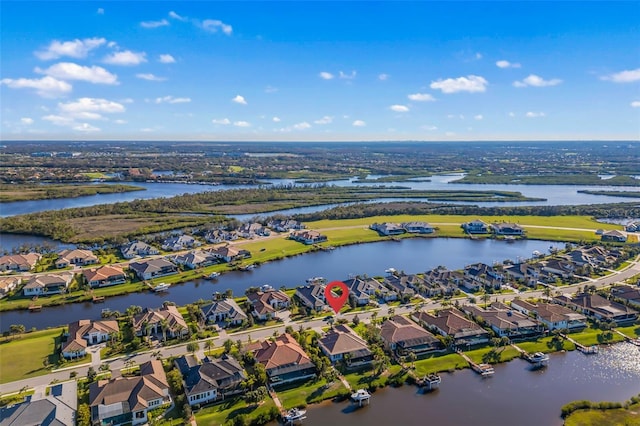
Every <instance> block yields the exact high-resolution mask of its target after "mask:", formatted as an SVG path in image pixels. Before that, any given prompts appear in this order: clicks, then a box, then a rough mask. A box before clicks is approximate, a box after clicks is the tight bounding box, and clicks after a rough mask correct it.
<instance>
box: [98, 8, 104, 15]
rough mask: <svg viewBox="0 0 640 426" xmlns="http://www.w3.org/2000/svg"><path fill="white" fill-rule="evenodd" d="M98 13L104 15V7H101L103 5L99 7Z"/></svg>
mask: <svg viewBox="0 0 640 426" xmlns="http://www.w3.org/2000/svg"><path fill="white" fill-rule="evenodd" d="M96 13H97V14H98V15H104V9H103V8H101V7H99V8H98V10H97V11H96Z"/></svg>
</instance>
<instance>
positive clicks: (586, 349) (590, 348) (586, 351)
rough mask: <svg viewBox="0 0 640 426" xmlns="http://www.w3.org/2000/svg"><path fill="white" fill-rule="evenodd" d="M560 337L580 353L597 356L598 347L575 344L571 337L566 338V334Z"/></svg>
mask: <svg viewBox="0 0 640 426" xmlns="http://www.w3.org/2000/svg"><path fill="white" fill-rule="evenodd" d="M560 336H562V338H563V339H567V340H568V341H570V342H571V343H573V344H574V345H576V349H577V350H578V351H579V352H582V353H583V354H585V355H593V354H597V353H598V346H596V345H592V346H585V345H583V344H581V343H578V342H576V341H575V340H573V339H572V338H571V337H569V336H567V335H566V334H561V335H560Z"/></svg>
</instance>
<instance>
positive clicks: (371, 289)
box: [342, 277, 397, 306]
mask: <svg viewBox="0 0 640 426" xmlns="http://www.w3.org/2000/svg"><path fill="white" fill-rule="evenodd" d="M342 282H343V283H345V284H346V286H347V287H348V288H349V298H350V299H352V300H353V301H354V303H355V304H356V305H357V306H365V305H368V304H369V301H370V300H371V299H372V298H374V299H375V298H377V297H380V298H381V299H383V300H384V301H385V302H388V301H391V300H396V299H397V296H396V294H395V293H393V292H391V291H389V290H388V289H387V288H386V287H385V286H383V285H382V284H381V283H380V282H379V281H378V280H376V279H374V278H360V277H355V278H350V279H348V280H344V281H342Z"/></svg>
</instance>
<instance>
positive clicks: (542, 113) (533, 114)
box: [525, 111, 545, 118]
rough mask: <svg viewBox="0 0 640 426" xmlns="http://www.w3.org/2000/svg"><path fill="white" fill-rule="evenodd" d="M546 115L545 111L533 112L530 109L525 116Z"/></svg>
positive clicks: (536, 116)
mask: <svg viewBox="0 0 640 426" xmlns="http://www.w3.org/2000/svg"><path fill="white" fill-rule="evenodd" d="M544 116H545V113H544V112H532V111H529V112H527V113H526V114H525V117H528V118H538V117H544Z"/></svg>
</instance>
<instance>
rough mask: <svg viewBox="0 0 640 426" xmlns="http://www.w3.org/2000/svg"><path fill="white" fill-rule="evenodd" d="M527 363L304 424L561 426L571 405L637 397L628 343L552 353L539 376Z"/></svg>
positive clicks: (315, 412) (463, 375)
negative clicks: (563, 413) (591, 351)
mask: <svg viewBox="0 0 640 426" xmlns="http://www.w3.org/2000/svg"><path fill="white" fill-rule="evenodd" d="M529 366H530V364H528V363H527V362H526V361H523V360H521V359H515V360H513V361H511V362H509V363H505V364H500V365H497V366H496V367H495V374H494V376H493V377H490V378H485V379H483V378H481V377H480V376H479V375H478V374H476V373H474V372H472V371H471V370H469V369H466V370H461V371H456V372H455V373H450V374H448V373H445V374H443V375H442V383H441V384H440V389H438V390H436V391H434V392H432V393H425V394H422V393H420V391H419V390H418V388H417V387H415V386H406V385H405V386H402V387H399V388H389V387H387V388H385V389H382V390H378V391H377V392H375V393H373V396H372V398H371V404H370V405H369V406H364V407H361V408H356V406H355V405H353V404H351V403H350V402H348V401H346V402H339V403H334V402H324V403H322V404H318V405H311V406H309V407H307V410H308V411H307V419H306V420H305V421H304V423H303V424H304V425H305V426H324V425H349V426H372V425H376V426H377V425H438V426H445V425H454V426H466V425H469V426H484V425H487V426H488V425H517V426H556V425H557V426H560V425H562V423H563V422H562V419H561V418H560V409H561V407H562V406H563V405H564V404H567V403H569V402H571V401H574V400H580V399H587V400H592V401H625V400H628V399H629V398H630V397H632V396H634V395H638V394H639V393H640V351H639V350H638V347H636V346H633V345H631V344H630V343H619V344H616V345H613V346H611V347H601V351H600V353H599V354H598V355H590V356H587V355H583V354H582V353H579V352H578V351H573V352H567V353H559V354H552V355H551V360H550V362H549V366H548V367H547V368H545V369H542V370H538V371H531V369H530V367H529Z"/></svg>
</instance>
